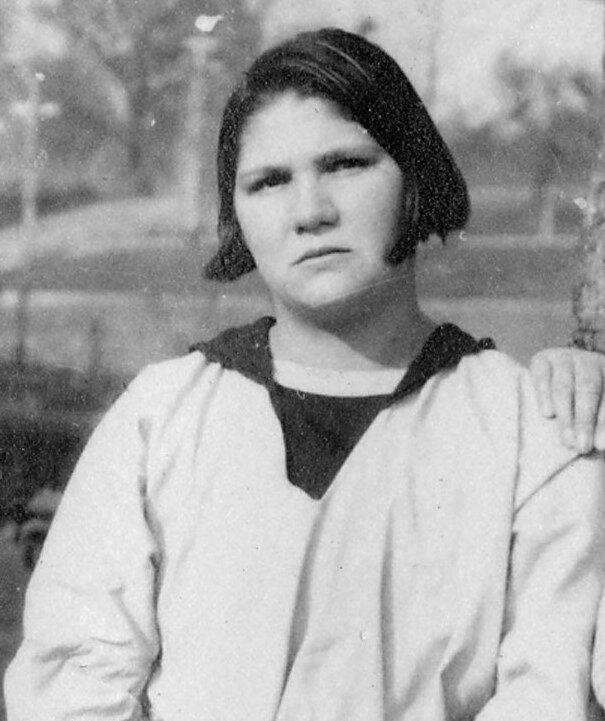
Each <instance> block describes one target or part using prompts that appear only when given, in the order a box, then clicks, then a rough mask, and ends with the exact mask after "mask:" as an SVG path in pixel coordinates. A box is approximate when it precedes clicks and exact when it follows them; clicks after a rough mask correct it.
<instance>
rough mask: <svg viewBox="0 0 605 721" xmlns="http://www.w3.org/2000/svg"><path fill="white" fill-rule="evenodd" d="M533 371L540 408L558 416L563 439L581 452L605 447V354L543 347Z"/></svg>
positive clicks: (543, 412) (532, 366) (533, 365)
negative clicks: (545, 349)
mask: <svg viewBox="0 0 605 721" xmlns="http://www.w3.org/2000/svg"><path fill="white" fill-rule="evenodd" d="M531 372H532V377H533V380H534V384H535V385H536V390H537V393H538V402H539V405H540V410H541V412H542V414H543V415H544V416H545V417H547V418H552V417H553V416H556V418H557V423H558V425H559V428H560V432H561V440H562V441H563V443H564V444H565V445H566V446H569V447H570V448H573V449H575V450H577V451H579V452H580V453H588V452H590V451H591V450H593V448H595V447H596V448H597V449H598V450H605V398H604V395H605V356H604V355H602V354H599V353H590V352H588V351H582V350H578V349H569V348H558V349H553V350H547V351H542V352H541V353H539V354H538V355H537V356H536V357H535V358H534V359H533V360H532V364H531Z"/></svg>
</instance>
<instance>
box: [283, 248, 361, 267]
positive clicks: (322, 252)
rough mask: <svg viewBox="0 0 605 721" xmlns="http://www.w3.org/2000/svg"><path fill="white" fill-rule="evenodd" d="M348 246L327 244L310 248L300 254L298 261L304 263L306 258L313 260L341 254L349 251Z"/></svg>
mask: <svg viewBox="0 0 605 721" xmlns="http://www.w3.org/2000/svg"><path fill="white" fill-rule="evenodd" d="M349 252H350V251H349V250H348V249H347V248H339V247H337V246H334V247H331V246H327V247H324V248H315V249H314V250H308V251H307V252H306V253H304V254H303V255H301V256H300V258H299V259H298V260H297V261H296V263H297V264H298V263H304V262H305V261H306V260H313V259H314V258H325V257H326V256H329V255H341V254H343V253H349Z"/></svg>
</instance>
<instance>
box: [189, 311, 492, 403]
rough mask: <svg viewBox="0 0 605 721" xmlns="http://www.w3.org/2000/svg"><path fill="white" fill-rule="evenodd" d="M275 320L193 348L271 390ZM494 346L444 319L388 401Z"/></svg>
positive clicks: (261, 321)
mask: <svg viewBox="0 0 605 721" xmlns="http://www.w3.org/2000/svg"><path fill="white" fill-rule="evenodd" d="M274 324H275V318H272V317H270V316H265V317H263V318H259V319H258V320H257V321H255V322H254V323H250V324H249V325H244V326H240V327H238V328H229V329H228V330H226V331H224V332H223V333H221V334H219V335H218V336H216V338H213V339H212V340H209V341H203V342H200V343H196V345H194V346H192V347H191V349H190V350H191V351H192V352H193V351H200V352H201V353H203V354H204V355H205V357H206V359H207V360H208V361H210V362H214V363H219V364H220V365H221V366H223V368H225V369H229V370H236V371H238V372H239V373H241V374H242V375H243V376H245V377H246V378H249V379H250V380H252V381H255V382H256V383H260V384H261V385H263V386H266V387H267V388H268V389H269V390H271V389H273V388H275V386H276V383H275V381H274V380H273V365H272V359H271V349H270V347H269V331H270V329H271V327H272V326H273V325H274ZM493 348H495V345H494V342H493V341H492V339H491V338H482V339H481V340H475V339H474V338H473V337H472V336H471V335H469V334H468V333H465V332H464V331H462V330H460V328H458V326H456V325H453V324H452V323H443V324H442V325H440V326H438V327H437V328H435V330H434V331H433V332H432V333H431V334H430V336H429V337H428V338H427V340H426V342H425V344H424V346H423V347H422V349H421V351H420V353H419V354H418V355H417V356H416V358H414V360H413V361H412V363H411V364H410V366H409V368H408V369H407V371H406V373H405V375H404V376H403V378H402V379H401V382H400V383H399V385H398V386H397V388H396V389H395V391H394V393H393V394H392V395H391V396H389V397H388V402H389V403H392V402H395V401H396V400H399V399H400V398H402V397H403V396H406V395H408V394H409V393H412V392H414V391H415V390H417V389H418V388H421V387H422V386H423V385H424V384H425V383H426V381H427V380H428V379H429V378H430V377H431V376H433V375H435V373H438V372H439V371H441V370H445V369H446V368H453V367H455V366H456V365H458V363H459V361H460V360H461V359H462V358H463V357H464V356H466V355H472V354H474V353H479V352H480V351H482V350H488V349H493Z"/></svg>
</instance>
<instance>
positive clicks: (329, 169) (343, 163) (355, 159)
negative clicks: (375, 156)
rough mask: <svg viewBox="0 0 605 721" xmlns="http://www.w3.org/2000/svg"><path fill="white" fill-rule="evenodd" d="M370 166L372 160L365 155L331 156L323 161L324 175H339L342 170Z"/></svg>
mask: <svg viewBox="0 0 605 721" xmlns="http://www.w3.org/2000/svg"><path fill="white" fill-rule="evenodd" d="M370 165H372V159H371V158H368V157H366V156H363V155H334V156H330V155H329V156H327V157H325V158H324V159H323V160H322V162H321V170H322V171H323V172H324V173H338V172H339V171H341V170H355V169H358V168H367V167H369V166H370Z"/></svg>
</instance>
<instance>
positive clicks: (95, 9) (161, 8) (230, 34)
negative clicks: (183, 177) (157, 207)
mask: <svg viewBox="0 0 605 721" xmlns="http://www.w3.org/2000/svg"><path fill="white" fill-rule="evenodd" d="M40 12H41V14H42V15H43V16H44V17H45V19H46V20H47V21H48V22H50V23H53V24H54V25H56V26H57V27H59V28H60V29H61V30H62V32H64V33H65V34H66V36H67V37H68V38H69V39H70V42H69V43H68V45H69V48H70V50H69V57H68V63H67V64H66V63H63V64H62V65H61V66H60V67H58V68H57V69H58V71H59V72H58V75H57V84H58V85H59V86H60V91H59V92H60V93H62V94H63V98H62V101H63V104H64V106H65V107H70V106H74V105H75V106H78V109H79V111H80V112H81V113H82V112H83V113H84V114H85V115H86V116H87V117H88V118H89V119H90V120H91V121H93V122H94V123H96V124H97V125H98V127H99V129H103V131H104V132H105V133H106V134H107V135H108V136H110V137H115V138H118V139H119V140H120V141H121V142H122V143H123V145H124V147H125V148H126V151H127V156H128V161H129V167H130V171H131V175H132V178H133V182H134V186H135V189H136V191H137V192H139V193H142V194H149V193H151V192H153V190H154V189H155V185H156V180H157V178H156V176H157V167H158V165H161V164H162V162H165V161H166V158H167V157H168V158H169V157H170V154H171V151H172V145H173V141H174V139H175V136H176V135H177V134H178V129H179V128H180V126H181V120H182V115H183V113H184V104H185V98H186V95H187V90H188V86H189V82H190V72H191V67H190V62H189V53H190V50H189V47H188V45H187V41H188V40H190V39H191V38H193V37H195V36H196V35H197V34H199V31H198V30H197V29H196V20H197V19H198V18H199V17H200V16H201V15H223V16H224V17H225V24H226V25H227V26H228V30H225V31H223V32H222V33H221V43H220V52H219V53H218V54H217V58H218V60H219V62H220V64H221V74H222V76H223V77H229V76H231V75H233V73H234V72H236V71H237V70H239V68H240V67H241V64H242V62H243V58H245V57H247V56H248V54H249V53H250V52H253V51H254V50H255V49H256V45H257V43H258V38H259V32H258V23H257V21H256V17H257V16H256V14H253V13H252V12H251V11H249V9H248V6H247V4H246V2H245V0H145V2H137V1H136V0H58V2H56V3H55V4H52V5H47V4H44V3H43V4H42V5H41V8H40Z"/></svg>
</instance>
